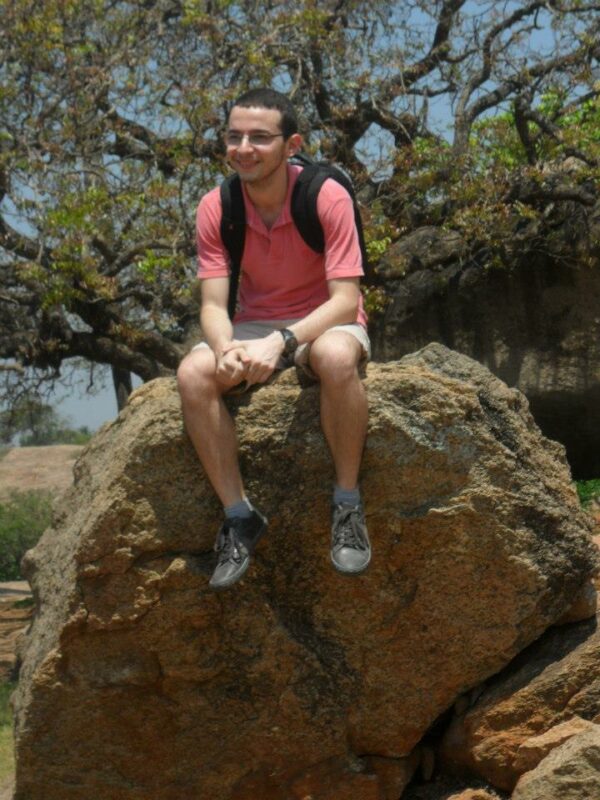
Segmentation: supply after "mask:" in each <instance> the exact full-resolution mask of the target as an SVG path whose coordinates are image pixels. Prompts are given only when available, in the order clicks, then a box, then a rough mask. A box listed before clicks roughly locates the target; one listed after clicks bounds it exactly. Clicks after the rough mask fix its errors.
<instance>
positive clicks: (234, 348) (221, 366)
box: [200, 278, 249, 386]
mask: <svg viewBox="0 0 600 800" xmlns="http://www.w3.org/2000/svg"><path fill="white" fill-rule="evenodd" d="M201 289H202V305H201V306H200V325H201V327H202V333H203V334H204V338H205V339H206V342H207V344H208V345H209V347H210V348H211V350H212V351H213V353H214V354H215V360H216V371H217V378H218V379H219V380H220V381H221V382H222V383H225V384H227V385H231V386H234V385H235V384H237V383H239V382H240V381H241V380H242V379H243V378H244V377H245V374H246V369H247V365H248V362H249V357H248V355H247V354H246V351H245V350H244V348H243V347H241V346H240V345H239V344H237V343H235V342H233V341H232V338H233V325H232V324H231V320H230V319H229V314H228V313H227V300H228V297H229V278H209V279H206V280H203V281H202V286H201Z"/></svg>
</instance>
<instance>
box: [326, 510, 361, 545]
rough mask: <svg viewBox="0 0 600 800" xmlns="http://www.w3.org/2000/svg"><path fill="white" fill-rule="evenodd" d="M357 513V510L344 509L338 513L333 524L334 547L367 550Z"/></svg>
mask: <svg viewBox="0 0 600 800" xmlns="http://www.w3.org/2000/svg"><path fill="white" fill-rule="evenodd" d="M358 513H359V510H358V508H344V509H343V510H342V511H340V512H339V514H338V516H337V518H336V523H335V533H334V540H333V545H334V547H352V548H354V549H355V550H366V549H367V545H366V542H365V540H364V537H363V535H362V530H361V525H360V521H359V519H358Z"/></svg>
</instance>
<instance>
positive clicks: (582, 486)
mask: <svg viewBox="0 0 600 800" xmlns="http://www.w3.org/2000/svg"><path fill="white" fill-rule="evenodd" d="M576 486H577V494H578V495H579V502H580V503H581V505H582V506H583V507H584V508H585V507H586V506H588V505H589V504H590V503H591V501H592V500H596V499H598V500H600V478H594V479H593V480H590V481H576Z"/></svg>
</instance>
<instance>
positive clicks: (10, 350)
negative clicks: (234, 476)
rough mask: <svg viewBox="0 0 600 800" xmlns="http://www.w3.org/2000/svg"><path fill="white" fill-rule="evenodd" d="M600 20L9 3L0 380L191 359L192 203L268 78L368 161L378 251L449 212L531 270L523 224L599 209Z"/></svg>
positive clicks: (365, 192) (307, 123)
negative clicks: (72, 361) (233, 111)
mask: <svg viewBox="0 0 600 800" xmlns="http://www.w3.org/2000/svg"><path fill="white" fill-rule="evenodd" d="M599 10H600V6H599V5H598V3H596V2H591V1H589V0H544V1H543V2H542V1H541V0H540V1H539V2H538V1H537V0H504V2H491V0H427V1H426V0H402V1H399V0H397V1H396V2H389V3H385V4H384V3H381V2H378V1H377V0H364V1H362V0H325V2H322V3H317V2H315V0H294V2H291V0H267V1H266V2H264V0H261V2H258V1H257V0H251V1H250V2H244V3H241V2H235V1H234V0H131V1H130V2H125V1H124V0H46V1H45V2H43V3H40V2H36V0H0V14H1V15H2V18H3V21H4V25H3V31H4V32H3V33H2V34H1V36H2V38H1V39H0V201H1V202H0V272H1V276H2V289H1V290H0V357H2V358H3V359H5V361H4V363H3V370H4V371H5V372H6V371H7V370H13V371H14V370H22V369H23V367H33V368H35V369H36V370H37V371H38V372H41V373H43V374H47V375H52V374H56V372H57V371H58V370H59V369H60V366H61V364H62V363H63V362H64V360H65V359H69V358H72V357H75V356H79V357H83V358H84V359H88V360H89V361H90V362H98V363H106V364H111V365H113V366H114V367H116V368H118V369H121V370H126V371H132V372H135V373H137V374H138V375H140V376H141V377H142V378H143V379H145V380H147V379H150V378H152V377H154V376H157V375H160V374H165V373H169V372H171V371H173V370H174V368H175V367H176V365H177V363H178V361H179V359H180V357H181V355H182V352H183V349H184V342H185V340H186V337H187V336H188V334H189V332H190V329H191V328H192V327H193V326H194V325H195V324H196V321H197V320H196V317H197V314H196V301H195V300H194V296H193V295H194V293H193V290H192V288H193V280H194V273H195V266H194V210H195V206H196V204H197V201H198V199H199V197H200V196H201V194H202V193H203V192H205V191H206V190H207V189H209V188H211V187H212V186H213V185H214V184H215V183H216V182H217V181H218V180H219V179H220V177H221V176H222V175H223V174H224V173H225V171H226V167H225V165H224V163H223V152H222V148H221V145H220V132H221V129H222V126H223V123H224V119H225V115H226V112H227V108H228V105H229V104H230V103H231V101H232V99H233V98H234V97H235V96H236V95H237V94H238V93H239V92H241V91H243V90H244V89H246V88H247V87H250V86H256V85H263V84H264V85H272V86H274V87H275V88H278V89H280V90H282V91H285V92H288V93H289V94H290V96H291V97H292V98H293V100H294V102H295V103H296V104H297V107H298V109H299V111H300V112H301V116H302V119H303V126H304V132H305V138H306V142H307V147H308V148H309V150H310V151H312V152H313V153H314V154H317V155H322V156H324V157H326V158H329V159H334V160H336V161H337V162H339V163H341V164H342V165H343V166H345V167H346V168H347V169H348V170H349V171H350V172H351V173H352V175H353V177H354V179H355V182H356V183H357V185H358V186H359V187H360V188H361V197H362V199H363V201H364V202H365V205H367V206H369V208H370V209H371V212H370V225H369V226H368V237H369V247H370V250H371V253H372V254H373V255H375V256H379V255H381V253H382V252H383V251H385V249H386V247H387V246H388V245H389V243H390V242H391V241H393V239H394V238H396V237H398V236H399V235H401V234H403V233H406V232H407V231H410V230H411V229H413V228H415V227H417V226H419V225H422V224H436V225H443V226H445V227H447V228H452V229H457V230H459V231H461V233H463V234H464V235H465V237H466V238H467V239H468V240H469V241H470V242H474V243H475V249H476V250H477V248H479V250H480V251H482V252H483V251H485V252H486V253H488V254H489V253H490V252H493V254H494V257H497V258H500V260H502V259H503V258H504V259H505V260H506V259H510V255H511V254H510V248H509V251H506V249H505V248H504V239H506V241H509V240H510V239H511V238H512V230H513V228H514V216H515V215H516V216H517V217H518V218H520V219H522V220H523V221H525V222H532V223H536V224H537V223H538V222H539V221H540V220H543V219H544V214H545V213H546V211H547V208H548V204H552V203H557V202H558V203H564V202H570V203H574V204H576V205H577V207H582V208H588V207H591V206H592V205H593V204H594V203H595V201H596V198H597V183H598V177H599V176H598V164H599V159H600V133H599V131H600V124H599V123H600V105H599V100H598V97H599V94H600V82H599V77H598V64H599V60H600V15H599V14H598V11H599ZM444 128H445V129H446V130H444ZM442 134H444V135H442ZM569 159H570V160H571V163H573V162H574V163H575V166H574V167H573V168H572V169H570V170H569V169H566V170H565V169H562V167H561V165H563V164H564V163H565V162H566V161H568V160H569ZM549 163H550V164H553V165H554V166H555V167H556V169H553V170H551V172H552V175H549V173H548V167H547V165H548V164H549ZM561 169H562V172H561ZM557 171H558V172H559V173H560V174H561V175H562V177H561V178H560V179H558V180H557V179H556V177H555V174H556V172H557ZM553 176H554V177H553ZM492 227H493V228H494V229H495V230H497V231H499V233H495V234H494V235H493V236H492V235H491V234H490V230H491V228H492Z"/></svg>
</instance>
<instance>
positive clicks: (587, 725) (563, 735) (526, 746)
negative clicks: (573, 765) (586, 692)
mask: <svg viewBox="0 0 600 800" xmlns="http://www.w3.org/2000/svg"><path fill="white" fill-rule="evenodd" d="M596 728H597V726H596V725H595V724H594V723H593V722H589V721H588V720H587V719H582V718H581V717H573V718H572V719H568V720H567V721H566V722H561V723H560V725H555V726H554V727H553V728H550V730H549V731H546V733H542V734H540V735H539V736H532V737H531V738H530V739H526V740H525V741H524V742H523V744H522V745H521V746H520V747H519V749H518V750H517V755H516V758H515V762H514V767H515V770H516V771H517V772H518V773H519V774H521V775H522V774H523V773H525V772H530V771H531V770H532V769H535V768H536V767H537V765H538V764H539V763H540V761H541V760H542V759H543V758H546V756H547V755H548V753H550V752H551V751H552V750H554V749H555V748H556V747H559V746H560V745H561V744H563V742H566V741H568V740H569V739H570V738H571V737H572V736H575V735H577V734H579V733H583V732H584V731H590V730H595V729H596Z"/></svg>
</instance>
